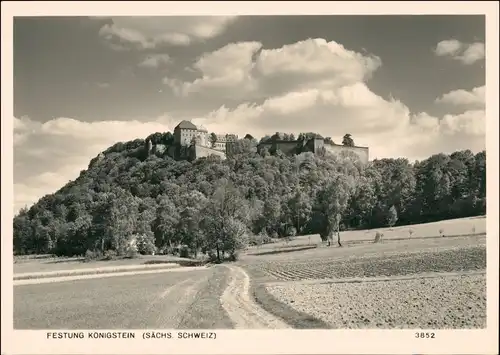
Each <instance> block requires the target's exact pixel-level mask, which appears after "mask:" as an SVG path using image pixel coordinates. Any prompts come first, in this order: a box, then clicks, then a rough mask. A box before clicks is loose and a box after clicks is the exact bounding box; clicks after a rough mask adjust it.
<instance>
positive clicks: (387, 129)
mask: <svg viewBox="0 0 500 355" xmlns="http://www.w3.org/2000/svg"><path fill="white" fill-rule="evenodd" d="M220 21H221V22H217V21H215V22H208V23H206V24H205V25H204V26H202V25H201V24H200V23H199V22H196V23H198V25H196V26H195V25H194V23H190V24H184V25H183V26H184V27H183V28H182V31H181V30H177V31H178V32H179V31H180V32H182V33H186V34H188V35H189V36H191V37H190V38H193V40H194V39H200V38H206V37H207V36H213V35H214V34H215V33H218V31H221V30H222V28H223V27H224V26H225V25H222V24H227V22H224V21H222V20H220ZM225 21H226V20H225ZM132 24H134V23H133V21H132V22H127V21H126V20H125V22H119V21H118V22H115V25H116V26H119V28H122V29H126V28H132V27H133V26H132ZM151 26H152V27H154V30H153V29H150V32H148V31H146V29H144V28H142V29H140V30H137V28H139V27H140V26H136V30H137V31H139V32H137V33H141V36H142V37H139V36H137V35H135V34H134V35H132V34H131V32H125V33H128V36H129V37H128V38H129V39H134V40H135V42H137V43H142V44H141V46H142V47H146V46H147V45H149V44H151V43H153V44H154V43H159V42H158V41H159V38H162V39H165V38H168V37H164V36H163V37H162V35H161V34H165V33H169V32H168V31H170V30H171V28H172V27H169V25H165V24H163V25H162V26H163V27H162V29H161V30H159V29H158V27H159V24H152V25H151ZM197 26H198V27H197ZM158 36H159V37H158ZM155 38H156V39H155ZM155 41H156V42H155ZM129 42H130V43H132V42H134V41H129ZM148 43H149V44H148ZM438 48H439V49H438ZM438 48H436V54H438V53H439V54H438V55H441V56H444V55H447V56H457V55H459V56H464V55H465V54H464V53H467V50H468V49H470V48H471V46H469V47H467V48H466V49H465V50H464V47H463V44H461V43H455V42H453V43H447V44H442V42H441V45H438ZM467 55H469V56H470V54H467ZM169 61H170V58H169V57H168V56H149V57H146V58H145V59H144V61H143V62H142V66H144V67H147V68H150V69H154V68H157V67H158V66H159V65H165V64H166V63H168V62H169ZM469 61H470V60H469ZM464 63H465V62H464ZM382 65H383V63H382V59H381V58H379V57H377V56H376V55H375V54H366V53H364V54H361V53H358V52H355V51H353V50H350V49H347V48H345V47H344V46H343V45H341V44H339V43H336V42H334V41H330V42H328V41H326V40H324V39H321V38H317V39H307V40H303V41H299V42H296V43H292V44H287V45H284V46H282V47H280V48H263V45H262V43H260V42H251V41H250V42H239V43H231V44H228V45H226V46H224V47H222V48H219V49H217V50H214V51H212V52H207V53H203V54H201V55H200V56H199V57H198V58H197V59H196V60H195V62H194V64H193V65H192V66H190V67H189V69H192V70H194V71H195V72H196V73H198V77H196V78H194V79H192V80H188V81H186V80H182V79H181V78H178V77H175V76H170V77H166V78H164V79H163V82H164V84H165V85H167V86H169V87H170V88H172V90H173V92H174V94H175V95H178V96H180V97H182V98H192V99H193V100H196V97H197V96H203V97H204V98H206V99H209V100H211V102H213V103H214V105H215V106H214V107H217V109H215V110H212V111H208V112H206V113H205V114H202V115H200V116H198V117H193V121H194V122H195V123H196V124H202V125H204V126H205V127H206V128H207V129H208V130H209V131H214V132H221V133H222V132H231V133H236V134H238V135H240V136H244V135H245V134H246V133H250V134H252V135H253V136H255V137H260V136H262V135H264V134H272V133H274V132H277V131H280V132H289V133H295V134H298V133H300V132H310V131H315V132H318V133H321V134H322V135H324V136H331V137H332V139H333V140H334V141H335V142H337V143H340V142H341V139H342V136H343V135H344V134H345V133H350V134H352V137H353V139H354V141H355V143H356V144H357V145H361V146H368V147H369V148H370V158H371V159H374V158H384V157H407V158H409V159H410V160H415V159H418V160H421V159H425V158H427V157H428V156H430V155H432V154H436V153H440V152H445V153H451V152H453V151H456V150H461V149H471V150H473V151H479V150H482V149H485V124H486V122H485V109H484V102H485V87H484V86H482V87H477V88H474V89H472V90H470V91H467V90H464V89H457V90H453V91H451V92H448V93H443V94H442V95H441V96H440V97H437V98H436V99H435V103H436V104H439V105H451V106H453V107H454V108H457V107H459V108H461V109H462V112H461V113H459V114H444V115H442V116H440V117H436V116H433V115H430V114H428V113H426V112H411V110H410V108H409V107H407V106H406V105H405V103H403V102H401V101H400V100H397V99H396V98H391V97H382V96H380V95H378V94H377V93H375V92H373V91H372V90H370V88H369V87H368V86H367V82H368V81H369V80H370V78H371V77H372V76H373V75H374V74H375V73H376V71H377V69H378V68H380V67H381V66H382ZM230 98H232V99H237V100H238V101H237V102H238V104H237V105H235V106H234V107H231V108H230V107H228V106H227V105H226V104H225V103H226V102H227V100H228V99H230ZM185 118H186V117H180V116H179V117H177V116H175V115H173V114H172V113H169V112H166V113H165V115H164V116H162V117H151V118H150V119H149V120H141V121H138V120H136V121H125V120H120V118H117V120H115V121H95V122H91V123H90V122H82V121H79V120H77V119H73V118H65V117H61V118H56V119H53V120H50V121H48V122H45V123H39V122H35V121H32V120H30V119H29V118H26V117H23V118H14V156H15V161H16V165H15V167H14V170H15V177H14V178H15V181H16V184H15V187H14V188H15V207H14V208H15V210H16V211H17V210H18V209H19V208H21V207H23V206H24V205H25V204H26V205H30V204H32V203H34V202H36V201H37V200H38V199H39V198H40V197H42V196H43V195H45V194H47V193H53V192H54V191H56V190H57V189H59V188H60V187H62V186H63V185H64V184H65V183H66V182H68V180H70V179H75V178H76V177H77V176H78V174H79V172H80V171H81V170H83V169H86V168H87V165H88V163H89V161H90V160H91V159H92V158H94V157H95V156H96V155H97V154H98V153H99V152H101V151H102V150H104V149H106V148H107V147H109V146H111V145H112V144H114V143H116V142H118V141H127V140H133V139H136V138H145V137H147V136H148V135H149V134H151V133H154V132H163V131H167V130H172V129H173V128H174V126H175V125H176V124H177V123H178V121H180V120H181V119H185Z"/></svg>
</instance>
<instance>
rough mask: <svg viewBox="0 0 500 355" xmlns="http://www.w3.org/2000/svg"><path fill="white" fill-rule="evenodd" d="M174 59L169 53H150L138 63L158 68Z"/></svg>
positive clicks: (141, 65) (143, 66)
mask: <svg viewBox="0 0 500 355" xmlns="http://www.w3.org/2000/svg"><path fill="white" fill-rule="evenodd" d="M171 62H172V59H171V58H170V56H169V55H168V54H150V55H148V56H146V58H144V60H143V61H142V62H140V63H139V64H138V66H139V67H142V68H158V67H160V66H165V65H168V64H170V63H171Z"/></svg>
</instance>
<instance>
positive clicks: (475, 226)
mask: <svg viewBox="0 0 500 355" xmlns="http://www.w3.org/2000/svg"><path fill="white" fill-rule="evenodd" d="M410 231H412V233H411V235H410ZM377 232H380V233H383V234H384V236H383V238H382V240H383V241H384V240H399V239H401V240H405V239H420V238H433V237H440V236H441V234H443V235H444V236H463V235H472V234H485V233H486V217H485V216H479V217H470V218H460V219H450V220H446V221H439V222H433V223H424V224H415V225H411V226H401V227H394V228H378V229H367V230H360V231H345V232H341V233H340V236H341V240H342V241H343V242H344V244H357V243H360V242H373V240H374V239H375V234H376V233H377ZM321 243H322V241H321V238H320V236H319V235H318V234H313V235H307V236H299V237H295V238H293V239H292V240H290V241H280V242H277V243H271V244H265V245H261V246H252V247H250V248H248V250H247V251H246V254H250V255H252V254H263V255H267V253H270V252H273V251H276V250H286V249H288V248H300V247H303V246H311V245H318V244H321Z"/></svg>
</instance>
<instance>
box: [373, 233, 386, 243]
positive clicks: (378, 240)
mask: <svg viewBox="0 0 500 355" xmlns="http://www.w3.org/2000/svg"><path fill="white" fill-rule="evenodd" d="M383 236H384V234H383V233H380V232H377V233H375V241H374V243H378V242H380V241H381V240H382V237H383Z"/></svg>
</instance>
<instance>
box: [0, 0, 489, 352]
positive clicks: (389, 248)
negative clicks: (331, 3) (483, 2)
mask: <svg viewBox="0 0 500 355" xmlns="http://www.w3.org/2000/svg"><path fill="white" fill-rule="evenodd" d="M160 3H161V2H160ZM119 6H120V5H119V4H118V2H117V4H116V7H119ZM138 6H139V5H138ZM217 6H219V7H220V9H223V7H222V6H223V5H222V4H221V2H219V3H218V5H217ZM352 6H356V5H355V3H354V2H353V5H352ZM152 9H154V7H152ZM214 11H216V10H214ZM221 12H223V11H221ZM12 21H13V22H12V24H13V27H12V35H13V38H12V51H13V53H12V61H13V67H12V70H13V74H12V79H13V89H12V104H13V110H12V113H13V116H12V117H4V114H3V113H2V121H4V120H12V122H13V123H12V127H13V132H12V134H13V136H12V149H13V152H12V153H13V165H12V176H13V195H12V196H13V201H12V202H11V204H9V205H7V207H6V209H9V213H10V210H12V215H9V216H10V217H9V219H8V220H7V219H6V218H5V220H6V221H7V222H6V223H8V224H10V223H12V252H11V251H10V250H2V256H3V255H5V254H6V253H11V255H12V258H13V259H12V273H13V275H12V280H13V281H12V283H13V284H12V285H13V286H12V287H13V299H12V301H13V303H12V310H11V312H12V314H13V316H12V317H13V318H12V321H13V329H14V331H17V330H44V331H47V332H48V333H47V336H45V333H43V334H44V335H43V339H46V338H47V339H50V338H51V337H52V338H57V337H64V338H65V339H72V338H78V337H79V334H81V333H80V331H83V330H92V332H93V333H94V334H95V336H100V337H104V338H110V337H114V338H126V337H127V336H130V334H129V333H128V331H129V330H134V329H142V330H144V331H145V332H147V333H146V334H148V335H147V336H146V337H150V338H158V339H169V338H171V337H178V336H179V337H181V334H184V335H185V336H186V337H188V332H187V330H189V332H190V333H189V334H191V335H189V337H191V336H192V337H207V338H209V337H212V336H216V335H215V334H216V333H214V331H216V330H230V329H237V330H286V329H289V330H291V329H302V330H314V329H315V330H328V329H330V330H414V333H412V334H414V335H413V338H415V337H416V338H418V337H419V336H420V337H423V338H434V337H435V336H436V334H439V331H440V330H485V329H486V328H487V327H488V324H495V326H497V327H498V315H496V317H497V318H496V319H492V320H491V321H492V322H496V323H488V322H490V319H489V316H488V315H489V314H490V313H487V303H488V302H489V301H488V297H487V272H486V266H487V240H488V238H497V239H498V229H497V232H496V234H495V235H493V234H491V235H490V234H489V233H488V234H487V219H489V218H490V216H488V218H487V216H486V211H487V206H489V204H490V201H489V199H488V200H487V183H486V182H487V179H486V174H487V167H486V165H487V164H486V160H487V152H486V150H487V138H486V136H487V132H488V129H487V121H488V120H496V121H498V117H491V113H492V112H493V113H495V112H496V113H498V111H490V108H489V107H488V108H487V105H486V102H487V99H486V97H487V96H486V93H487V90H489V89H487V88H486V81H487V80H486V78H487V75H486V59H487V58H486V57H487V55H486V54H487V53H489V52H487V51H486V37H487V36H486V16H485V15H484V14H482V15H481V14H479V15H478V14H453V15H451V14H450V15H446V14H435V15H431V14H429V15H426V14H423V15H417V14H415V15H412V14H404V15H403V14H390V13H387V14H377V15H369V14H367V15H363V14H347V15H346V14H342V15H336V14H325V15H322V14H320V13H318V14H315V15H286V14H284V15H275V14H272V15H253V14H252V15H244V14H243V15H234V16H233V15H225V14H224V15H217V14H214V15H189V16H188V15H183V16H178V15H170V16H168V15H163V14H160V15H157V16H156V15H155V13H154V10H152V13H151V15H150V16H139V15H137V16H132V15H127V16H122V15H119V16H108V15H106V16H104V15H103V16H87V15H85V16H84V14H83V13H82V15H79V16H73V15H71V16H60V15H59V16H49V15H43V16H14V18H13V20H12ZM497 21H498V20H497ZM497 26H498V22H497ZM497 30H498V28H497ZM2 38H3V37H2ZM2 41H3V39H2ZM2 57H3V54H2ZM495 58H497V59H498V51H497V53H496V57H495ZM2 70H3V69H2ZM2 91H3V90H2ZM2 101H4V100H2ZM495 104H496V105H497V106H496V110H497V109H498V108H497V107H498V102H496V103H495ZM2 106H4V103H3V102H2ZM2 111H3V109H2ZM487 112H488V114H487ZM2 125H3V123H2ZM2 130H3V128H2ZM493 143H494V146H493V149H496V150H498V141H495V142H493ZM490 144H491V142H490ZM488 147H491V146H488ZM3 149H4V147H3V144H2V155H3V154H4V153H3ZM497 153H498V152H497ZM497 153H495V154H497ZM488 154H490V150H488ZM491 154H493V153H491ZM497 163H498V162H496V164H497ZM488 168H490V165H488ZM494 168H495V170H496V174H498V166H496V167H494ZM2 170H3V169H2ZM2 175H3V172H2ZM2 179H3V177H2ZM496 181H498V175H497V176H496ZM489 183H491V181H490V182H489ZM3 185H4V184H3V183H2V186H3ZM488 186H489V185H488ZM2 190H3V188H2ZM489 198H494V199H496V202H495V203H496V205H497V204H498V199H497V197H491V192H490V196H489ZM2 204H3V205H4V203H2ZM495 208H498V207H495ZM2 210H3V207H2ZM488 211H490V210H489V209H488ZM497 211H498V210H497ZM3 214H4V211H2V215H3ZM494 218H496V217H494ZM2 220H3V221H4V222H5V220H4V216H2ZM495 223H496V224H498V222H495ZM7 237H9V235H5V234H4V235H3V238H2V239H4V238H7ZM9 238H10V237H9ZM2 249H3V246H2ZM489 252H490V251H489V250H488V253H489ZM496 255H498V254H496ZM496 257H497V258H498V256H496ZM9 260H10V259H9ZM497 260H498V259H497ZM9 263H10V261H9ZM488 267H490V265H488ZM495 267H496V268H497V270H498V265H496V266H495V265H493V268H495ZM496 282H497V284H496V286H495V287H496V291H497V292H498V280H497V281H496ZM488 287H490V285H489V284H488ZM491 287H493V286H491ZM2 298H3V295H2ZM497 301H498V294H497ZM2 313H3V312H2ZM196 330H199V332H198V333H196ZM183 332H184V333H183ZM193 334H194V335H193ZM196 334H198V335H196ZM221 334H222V333H221ZM419 334H420V335H419ZM218 336H219V337H221V336H222V335H218ZM359 339H360V341H362V340H361V339H362V338H359ZM428 341H430V340H428ZM158 344H160V343H158ZM74 345H75V346H77V345H76V342H75V343H74ZM53 346H54V345H53ZM162 346H163V345H162ZM497 349H498V345H497ZM2 351H3V350H2Z"/></svg>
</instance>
